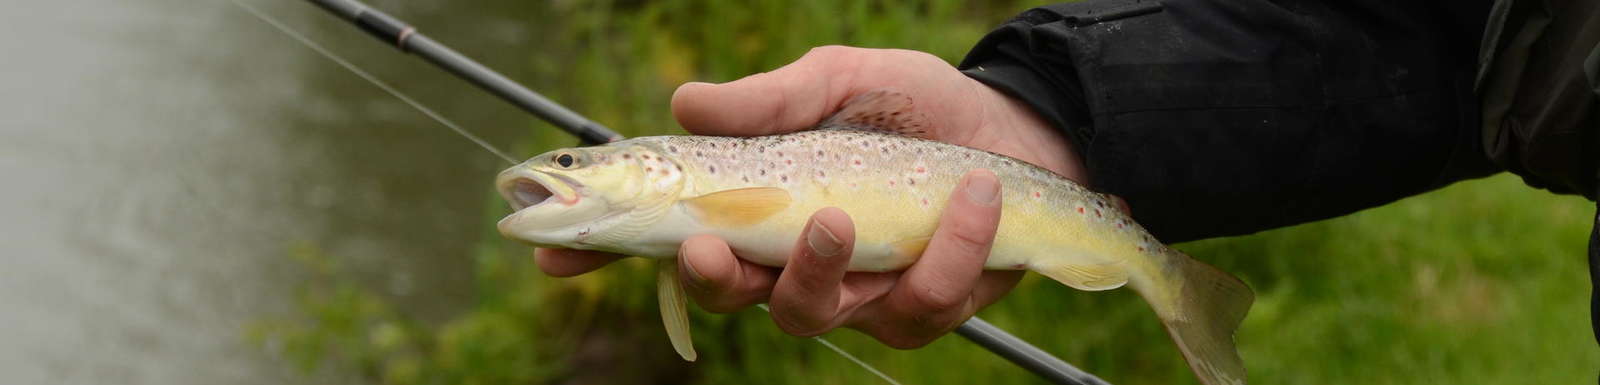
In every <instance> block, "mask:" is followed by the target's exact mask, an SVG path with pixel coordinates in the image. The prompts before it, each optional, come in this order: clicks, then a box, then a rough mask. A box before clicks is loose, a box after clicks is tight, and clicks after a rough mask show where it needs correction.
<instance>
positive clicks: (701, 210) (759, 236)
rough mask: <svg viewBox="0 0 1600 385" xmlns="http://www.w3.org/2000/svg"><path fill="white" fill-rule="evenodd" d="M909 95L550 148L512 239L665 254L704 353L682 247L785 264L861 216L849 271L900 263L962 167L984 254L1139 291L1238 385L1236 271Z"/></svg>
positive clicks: (673, 310) (673, 288)
mask: <svg viewBox="0 0 1600 385" xmlns="http://www.w3.org/2000/svg"><path fill="white" fill-rule="evenodd" d="M911 107H912V104H911V100H910V98H909V97H907V96H905V95H904V94H901V93H897V92H894V91H889V90H876V91H872V92H868V93H865V94H862V95H860V96H857V97H855V98H852V99H851V100H850V101H849V102H847V103H846V104H845V105H844V107H843V108H842V109H841V110H840V111H839V112H838V113H837V114H835V115H834V116H833V117H831V118H829V119H827V120H825V121H823V122H822V124H820V125H818V126H817V127H816V128H815V129H812V130H807V131H800V132H795V133H790V134H782V135H772V136H760V137H707V136H655V137H641V138H634V139H629V140H623V141H618V142H613V143H609V144H606V145H602V146H596V147H583V148H569V149H561V150H556V151H551V152H548V153H545V154H542V155H539V156H536V157H533V158H532V159H529V160H528V161H526V162H523V163H522V164H520V165H517V166H514V167H512V168H510V169H507V170H505V171H504V172H502V173H501V174H500V176H499V178H498V187H499V190H500V192H501V194H502V196H504V198H505V199H506V201H508V202H510V204H511V207H512V208H513V209H514V210H516V212H515V213H513V214H511V215H510V216H507V217H506V218H505V219H503V220H501V221H500V223H499V229H500V232H501V234H503V235H505V236H506V237H508V238H511V239H515V240H518V241H522V242H525V243H528V244H531V245H534V246H539V247H557V248H571V249H584V250H599V251H607V252H613V253H619V254H625V255H633V256H641V257H648V258H656V259H659V262H658V264H659V269H660V270H659V273H658V274H657V277H658V289H659V292H660V293H659V297H660V298H659V299H660V302H661V311H662V319H663V321H664V323H665V324H666V328H667V331H668V335H669V336H671V337H672V338H671V340H672V342H673V347H674V348H675V349H676V350H677V351H678V353H679V354H680V355H682V356H683V357H684V359H687V360H691V361H692V360H694V359H695V353H694V346H693V343H692V341H691V340H690V338H689V324H688V316H687V312H686V307H685V306H686V305H685V294H684V293H683V289H682V287H681V286H680V285H679V282H678V281H677V280H678V275H677V265H676V263H677V262H676V259H675V257H676V255H677V251H678V246H679V245H680V244H681V243H682V242H683V241H684V240H685V239H688V238H689V237H690V236H693V235H698V234H712V235H715V236H718V237H721V238H722V239H724V240H726V241H727V243H728V245H729V246H730V247H732V249H733V250H734V252H735V254H737V255H738V256H739V257H740V258H743V259H746V260H749V261H751V262H754V263H758V264H762V265H767V266H774V267H782V266H784V263H785V261H786V259H787V258H788V256H789V253H790V252H791V251H792V250H793V249H794V245H795V242H796V241H797V239H798V237H799V235H800V232H801V229H802V228H803V227H804V226H805V224H806V222H807V220H808V219H809V218H810V216H811V214H812V213H814V212H816V211H817V210H818V209H821V208H824V207H829V206H832V207H838V208H840V209H843V210H844V211H845V212H846V213H849V214H851V217H852V220H854V221H855V228H856V234H855V236H856V242H855V249H854V251H853V252H852V254H851V257H850V263H849V270H851V271H894V270H902V269H905V268H906V267H907V266H910V265H911V264H912V263H915V262H916V260H917V258H918V257H919V256H921V255H922V251H923V248H924V247H925V246H926V245H927V244H928V240H929V238H930V237H931V236H932V235H933V232H934V229H935V227H936V226H937V224H938V220H939V217H940V213H941V210H942V208H943V207H944V206H945V203H946V202H945V201H946V200H947V198H948V196H949V194H950V192H951V191H953V190H954V189H955V188H956V186H957V183H958V181H959V179H960V178H961V176H962V175H964V174H965V173H966V172H967V171H970V170H973V169H978V168H984V169H988V170H990V171H993V172H994V173H995V175H996V176H997V177H998V178H999V180H1000V184H1001V191H1002V193H1001V205H1002V206H1001V212H1002V214H1001V215H1002V216H1001V220H1000V227H999V232H998V233H997V235H996V237H995V242H994V247H993V249H992V250H991V252H990V255H989V258H988V260H987V261H986V263H985V264H984V268H985V269H990V270H1029V271H1033V272H1036V273H1039V274H1043V275H1044V276H1046V277H1049V278H1051V279H1053V280H1055V281H1057V282H1060V283H1062V284H1065V285H1067V286H1070V287H1073V288H1076V289H1079V290H1087V291H1098V290H1110V289H1115V288H1118V287H1122V286H1124V285H1127V286H1128V287H1131V288H1133V290H1134V291H1136V292H1138V293H1139V294H1140V295H1141V296H1143V297H1144V299H1145V301H1146V302H1148V303H1149V304H1150V307H1151V308H1153V309H1154V310H1155V313H1156V315H1157V316H1159V317H1160V318H1161V322H1162V324H1163V325H1164V326H1166V329H1167V331H1168V333H1169V334H1170V335H1171V336H1172V339H1173V340H1174V341H1175V342H1176V343H1177V345H1178V348H1179V350H1180V351H1182V353H1183V356H1184V358H1185V359H1187V361H1188V363H1189V366H1190V368H1191V369H1192V370H1193V371H1194V373H1195V375H1196V376H1198V377H1199V379H1200V380H1201V382H1203V383H1205V384H1242V383H1244V380H1245V369H1244V363H1243V362H1242V360H1241V359H1240V358H1239V355H1238V352H1237V351H1236V350H1235V347H1234V343H1233V331H1234V329H1235V328H1237V327H1238V326H1239V323H1240V322H1241V321H1242V320H1243V319H1244V316H1245V313H1246V312H1247V311H1248V310H1249V308H1250V304H1251V302H1252V301H1253V300H1254V295H1253V294H1252V293H1251V291H1250V289H1249V288H1248V287H1247V286H1245V284H1244V283H1243V282H1241V281H1239V280H1238V279H1237V278H1234V277H1233V276H1231V275H1228V274H1227V273H1223V272H1221V271H1219V270H1217V269H1215V268H1213V267H1211V266H1209V265H1206V264H1204V263H1202V262H1200V261H1197V260H1195V259H1193V258H1190V257H1189V256H1188V255H1185V254H1183V253H1182V252H1179V251H1178V250H1175V249H1173V248H1170V247H1167V246H1166V245H1163V244H1161V243H1160V242H1158V241H1157V240H1156V239H1155V238H1154V237H1152V236H1151V235H1150V234H1149V233H1147V232H1146V231H1145V230H1144V228H1142V227H1140V226H1139V224H1137V223H1134V221H1133V220H1132V219H1130V218H1129V217H1128V216H1127V215H1124V214H1123V213H1122V212H1121V211H1119V210H1118V209H1116V208H1115V206H1113V203H1112V201H1111V200H1110V197H1108V196H1106V195H1103V194H1099V193H1096V192H1093V191H1090V190H1088V189H1086V188H1084V187H1083V186H1080V185H1078V184H1076V183H1074V182H1072V181H1071V180H1068V179H1066V178H1063V177H1061V176H1060V175H1057V174H1055V173H1052V172H1050V171H1048V170H1045V169H1042V168H1039V167H1037V166H1034V165H1032V164H1029V163H1027V162H1023V161H1020V160H1016V159H1013V158H1010V157H1006V156H1003V155H998V154H994V153H989V152H985V151H982V150H977V149H972V148H967V147H962V146H957V145H952V144H947V143H941V142H935V141H930V140H923V139H918V138H915V137H912V136H909V135H904V134H903V133H907V132H917V131H918V130H920V129H921V128H924V127H927V126H926V120H925V119H926V118H924V117H923V116H922V115H920V114H918V113H916V112H915V111H914V110H913V109H912V108H911Z"/></svg>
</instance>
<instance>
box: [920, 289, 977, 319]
mask: <svg viewBox="0 0 1600 385" xmlns="http://www.w3.org/2000/svg"><path fill="white" fill-rule="evenodd" d="M967 297H968V296H967V295H965V293H954V292H950V291H948V290H938V289H935V288H932V287H924V288H923V289H922V290H917V291H914V292H912V293H911V298H910V299H911V303H912V305H913V306H916V307H917V308H920V309H923V310H924V312H930V311H931V312H945V311H949V310H952V309H955V308H957V307H959V306H961V304H962V303H963V302H966V301H967ZM918 313H922V312H918Z"/></svg>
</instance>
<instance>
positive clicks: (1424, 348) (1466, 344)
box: [250, 0, 1600, 384]
mask: <svg viewBox="0 0 1600 385" xmlns="http://www.w3.org/2000/svg"><path fill="white" fill-rule="evenodd" d="M1028 5H1029V4H1001V5H986V6H984V7H982V8H973V7H974V6H973V5H968V4H964V3H963V2H957V1H942V0H926V1H873V2H852V1H842V0H819V1H808V2H798V3H796V4H781V3H778V2H765V1H764V2H754V3H751V4H746V3H745V2H733V1H716V0H702V1H670V0H669V1H659V2H647V3H643V4H638V3H631V2H630V3H626V4H614V3H609V2H595V1H573V2H553V3H552V4H550V5H542V6H543V7H549V9H544V10H541V12H542V14H547V15H559V17H556V16H538V17H537V18H539V20H532V21H536V22H541V23H560V24H561V25H562V26H563V27H562V29H561V30H562V31H563V32H562V34H561V35H559V36H553V37H550V38H549V39H550V40H551V41H552V42H554V44H561V45H563V46H559V47H552V48H551V51H550V52H572V53H574V54H572V55H566V56H558V55H533V59H532V64H531V65H532V66H533V67H534V68H535V69H536V71H537V73H539V74H540V78H539V79H538V83H537V84H535V86H536V88H539V89H541V90H548V91H551V92H553V93H554V95H552V96H554V97H555V98H556V99H558V100H562V101H563V102H566V103H570V104H572V105H573V107H574V108H575V109H576V110H578V111H583V112H585V113H587V114H590V115H591V117H592V118H594V119H596V120H598V121H600V122H604V123H606V124H608V125H610V126H612V127H616V128H618V129H619V130H620V131H622V132H624V133H626V134H629V135H640V134H651V133H664V132H674V131H676V130H677V129H676V128H675V124H673V123H672V122H673V120H672V118H671V116H670V114H669V112H668V109H667V101H668V97H669V96H670V95H671V92H672V90H673V88H674V87H676V85H677V84H680V83H682V82H684V81H691V80H702V81H727V80H732V79H736V78H738V77H740V76H743V75H746V74H750V73H755V72H760V71H765V70H770V69H771V68H774V67H776V66H780V65H782V64H784V63H787V62H789V61H791V60H793V59H794V58H796V57H798V56H799V55H801V54H803V53H804V52H805V51H806V49H808V48H809V47H811V46H815V45H824V44H849V45H858V46H872V47H897V48H908V49H917V50H923V51H928V52H932V53H934V54H936V55H938V56H940V57H943V58H945V59H946V60H949V61H951V62H954V61H956V60H959V59H960V56H961V55H962V54H963V53H964V52H965V50H966V49H967V48H969V47H970V46H971V45H972V44H973V43H974V42H976V40H977V38H978V37H979V36H981V35H982V34H983V33H984V32H985V31H986V30H987V29H988V28H990V27H992V26H993V25H996V24H998V23H999V22H1001V21H1003V20H1004V19H1005V18H1006V17H1009V15H1011V14H1014V13H1016V12H1018V11H1020V10H1021V9H1024V8H1026V7H1027V6H1028ZM536 126H537V127H535V128H533V129H531V130H530V133H532V135H531V136H530V140H529V142H527V143H525V144H524V145H523V146H522V148H520V149H519V150H521V151H520V152H521V153H533V152H537V151H540V150H542V149H546V148H552V147H557V146H564V145H569V144H571V143H572V142H573V141H572V139H570V138H567V137H564V136H562V135H561V134H560V133H558V132H557V131H555V130H553V129H551V128H550V127H548V126H544V125H542V124H536ZM485 194H489V193H488V192H485ZM1592 207H1593V206H1592V205H1590V204H1589V203H1587V202H1585V201H1583V200H1581V199H1577V198H1572V197H1557V196H1553V195H1550V194H1548V193H1544V192H1540V191H1535V190H1532V189H1530V188H1527V187H1525V186H1522V185H1521V182H1520V181H1519V180H1517V179H1516V178H1514V177H1509V176H1504V175H1502V176H1497V177H1494V178H1489V179H1485V180H1480V181H1471V182H1466V183H1461V184H1458V185H1456V186H1453V187H1450V188H1446V189H1444V190H1441V191H1437V192H1433V193H1430V194H1426V195H1423V196H1420V197H1416V198H1412V199H1407V200H1404V201H1401V202H1398V203H1395V204H1391V205H1388V206H1385V207H1382V208H1378V209H1374V210H1368V211H1366V212H1362V213H1359V214H1355V215H1351V216H1348V217H1344V218H1338V219H1334V220H1329V221H1324V222H1319V223H1314V224H1308V225H1302V226H1296V227H1293V228H1288V229H1281V230H1275V231H1270V232H1266V233H1261V234H1257V235H1252V236H1246V237H1238V238H1229V239H1218V240H1210V241H1202V242H1194V243H1189V244H1183V245H1179V247H1180V248H1182V249H1184V250H1186V251H1188V252H1189V253H1190V254H1192V255H1194V256H1196V257H1197V258H1200V259H1203V260H1206V261H1209V262H1211V263H1213V264H1215V265H1217V266H1218V267H1220V268H1222V269H1223V270H1226V271H1230V272H1234V273H1236V274H1238V275H1240V276H1241V277H1242V278H1243V279H1244V280H1245V281H1246V282H1248V283H1250V284H1251V286H1253V287H1254V288H1255V289H1256V291H1257V293H1258V302H1257V303H1256V305H1255V308H1254V309H1253V310H1252V312H1251V314H1250V317H1249V318H1248V319H1247V320H1246V322H1245V325H1244V327H1243V329H1242V330H1241V331H1240V333H1239V336H1238V339H1239V346H1240V347H1241V349H1242V354H1243V355H1244V357H1245V360H1246V361H1247V362H1248V363H1249V365H1250V369H1251V378H1252V379H1253V380H1254V381H1255V382H1257V383H1271V384H1328V383H1364V384H1422V383H1472V384H1539V383H1584V382H1589V381H1593V379H1594V375H1595V373H1596V371H1597V370H1600V364H1597V363H1600V354H1597V353H1600V352H1597V350H1596V348H1595V343H1594V341H1593V339H1592V334H1591V333H1590V331H1589V327H1588V322H1587V318H1588V296H1589V286H1588V285H1589V284H1588V282H1586V281H1587V278H1586V276H1585V269H1586V262H1585V260H1584V257H1583V252H1584V247H1585V246H1584V245H1585V241H1586V237H1587V233H1586V232H1587V229H1588V226H1589V223H1590V219H1591V215H1592V214H1593V208H1592ZM504 214H505V208H504V206H503V204H501V203H500V202H498V199H495V200H494V202H492V203H491V204H488V205H486V208H485V211H484V219H483V224H484V225H483V234H484V235H483V240H482V241H481V242H480V247H479V248H478V249H477V250H473V251H471V253H472V255H473V256H474V259H473V261H475V264H476V269H477V276H478V279H477V288H476V290H477V293H478V297H477V302H476V303H475V304H474V305H473V306H472V307H471V308H470V310H468V311H466V312H464V313H462V314H459V315H457V316H455V317H454V318H452V319H450V320H448V321H445V322H442V323H439V324H426V323H423V322H419V321H415V320H414V319H413V318H412V317H410V316H407V315H406V314H405V311H404V309H398V308H396V306H395V305H392V304H389V303H386V302H385V300H384V299H383V297H382V296H380V295H376V294H373V293H375V292H376V291H375V290H369V289H367V288H364V287H362V286H361V285H359V284H355V283H352V282H355V281H354V280H352V279H350V278H348V277H347V275H346V274H342V273H341V272H340V271H341V270H340V269H339V266H338V265H339V264H338V261H339V259H338V258H336V257H330V256H326V255H322V254H320V253H318V252H317V251H316V250H315V249H314V248H311V247H304V248H301V249H299V250H297V251H296V252H295V253H294V254H295V255H296V256H297V258H298V259H299V260H300V261H302V262H304V264H305V265H306V266H307V267H308V268H309V269H311V270H313V271H315V272H317V274H316V275H315V276H316V279H313V280H311V281H308V282H307V283H306V284H305V285H304V287H303V290H302V291H301V293H299V294H300V298H301V299H302V301H301V306H300V307H299V312H298V313H296V314H291V315H286V316H285V317H283V319H279V320H273V321H264V322H262V323H260V325H258V326H257V327H255V328H253V329H252V330H251V332H250V335H251V337H252V339H253V340H255V341H258V342H259V343H261V344H263V345H264V346H270V347H273V350H275V351H281V352H283V353H285V354H286V355H287V356H288V357H291V358H293V359H294V360H295V362H297V363H299V364H300V366H301V367H303V368H305V369H306V370H308V371H313V370H332V371H341V372H354V373H355V374H357V375H359V376H362V377H365V378H369V379H372V380H374V381H376V382H382V383H393V384H457V383H465V384H525V383H554V382H560V383H614V384H635V383H706V384H723V383H759V384H871V383H877V380H876V379H874V378H872V377H871V376H870V374H868V373H867V372H866V371H864V370H861V369H860V368H857V367H855V366H854V364H851V363H850V362H848V361H846V360H845V359H844V358H842V357H839V356H838V355H836V354H834V353H833V352H831V351H828V350H826V349H825V348H823V347H822V346H820V345H818V344H817V343H815V342H811V341H807V340H805V339H799V338H794V337H790V336H787V335H784V334H782V333H781V332H779V331H778V330H777V328H776V327H774V326H772V324H771V322H770V321H769V320H768V318H767V316H766V314H765V313H764V312H762V311H761V310H759V309H754V308H752V309H749V310H746V311H744V312H741V313H737V314H731V315H714V314H705V313H698V312H697V313H696V314H694V322H695V330H694V331H695V333H696V335H695V337H696V341H697V342H698V343H697V346H698V347H699V349H700V352H701V358H700V361H699V362H698V363H694V364H688V363H683V362H681V361H679V360H678V358H677V355H676V354H674V353H673V352H672V349H671V347H670V346H669V345H668V343H667V341H666V338H665V336H664V333H663V332H662V331H661V326H660V323H659V318H658V316H657V315H656V313H655V311H656V310H655V309H656V307H655V304H654V292H653V290H654V289H653V282H652V279H653V278H652V277H653V275H652V274H651V271H650V265H649V264H647V263H641V262H643V261H624V262H620V263H617V264H614V265H613V266H611V267H608V268H606V269H603V270H600V271H598V272H596V273H593V274H588V275H585V276H582V277H576V278H567V279H555V278H549V277H545V276H543V275H542V274H540V273H539V272H538V271H537V269H536V268H535V267H533V266H532V261H531V259H530V258H529V257H528V251H527V249H526V248H524V247H522V246H518V245H515V244H511V243H510V242H507V241H504V240H501V239H499V237H498V235H497V234H496V233H495V231H494V230H493V227H492V224H493V222H494V220H496V219H498V218H499V217H500V216H502V215H504ZM980 315H982V316H984V317H985V318H986V319H988V320H990V321H991V322H993V323H995V324H997V325H999V326H1001V327H1004V328H1006V329H1008V330H1010V331H1012V332H1014V333H1016V334H1018V335H1019V336H1021V337H1023V338H1025V339H1028V340H1030V341H1033V342H1034V343H1036V344H1038V345H1039V346H1041V347H1044V348H1045V349H1046V350H1049V351H1051V352H1053V353H1056V354H1057V355H1059V356H1061V357H1062V358H1064V359H1066V360H1067V361H1069V362H1072V363H1074V364H1076V365H1078V366H1080V367H1082V368H1084V369H1086V370H1088V371H1090V372H1092V373H1095V374H1097V375H1099V376H1101V377H1103V378H1106V379H1107V380H1109V381H1112V382H1113V383H1117V384H1171V383H1192V382H1193V380H1192V376H1191V375H1190V374H1188V371H1187V369H1186V368H1185V366H1184V364H1183V362H1182V360H1181V358H1179V355H1178V353H1177V351H1176V350H1175V349H1174V348H1173V346H1172V344H1171V342H1170V341H1168V339H1167V337H1166V335H1165V333H1164V332H1163V331H1162V330H1161V327H1160V325H1159V323H1158V322H1157V320H1156V318H1155V317H1154V315H1153V314H1151V313H1150V311H1149V310H1148V309H1147V308H1146V307H1145V305H1144V304H1143V303H1142V302H1141V301H1140V300H1139V299H1138V298H1137V296H1135V295H1134V294H1132V293H1131V292H1129V291H1126V290H1118V291H1112V292H1102V293H1085V292H1077V291H1073V290H1071V289H1067V288H1064V287H1060V286H1059V285H1055V284H1052V283H1049V282H1048V281H1047V280H1044V279H1041V278H1039V277H1038V276H1035V275H1030V276H1029V277H1028V278H1027V279H1025V280H1024V281H1023V283H1022V284H1021V285H1019V286H1018V288H1017V290H1016V291H1014V292H1013V293H1012V294H1011V295H1010V296H1009V297H1007V298H1006V299H1005V300H1003V301H1001V302H1000V303H999V304H997V305H995V306H993V307H990V308H989V309H986V310H985V311H984V312H983V313H981V314H980ZM827 338H829V339H831V340H832V341H834V342H836V343H838V344H839V345H841V346H842V347H843V348H844V349H846V350H848V351H850V352H852V353H854V354H856V355H857V356H859V357H861V358H862V359H863V360H865V361H866V362H868V363H871V364H872V365H874V366H876V367H878V368H881V369H883V370H884V371H885V372H887V373H888V374H889V375H890V376H893V377H895V378H896V379H898V380H900V381H902V382H904V383H907V384H960V383H986V384H1024V383H1038V380H1037V379H1035V378H1034V377H1032V376H1031V375H1029V374H1027V373H1025V372H1023V371H1021V370H1020V369H1017V368H1015V367H1013V366H1011V365H1010V364H1008V363H1006V362H1004V361H1002V360H1000V359H998V358H996V357H994V356H992V355H991V354H989V353H988V352H986V351H984V350H981V349H979V348H977V347H976V346H974V345H971V344H969V343H967V342H966V341H964V340H962V339H960V338H959V337H954V336H951V337H947V338H945V339H942V340H940V341H938V342H936V343H934V344H932V345H930V346H928V347H926V348H923V349H920V350H913V351H899V350H893V349H889V348H885V347H883V346H881V345H878V344H876V343H875V342H873V341H872V340H871V339H870V338H868V337H866V336H864V335H861V334H859V333H856V332H853V331H837V332H834V333H832V334H830V335H828V336H827Z"/></svg>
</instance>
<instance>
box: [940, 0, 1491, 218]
mask: <svg viewBox="0 0 1600 385" xmlns="http://www.w3.org/2000/svg"><path fill="white" fill-rule="evenodd" d="M1450 4H1452V6H1436V5H1435V4H1430V3H1427V2H1394V1H1391V0H1367V1H1348V2H1322V1H1292V0H1285V1H1271V2H1269V1H1265V0H1192V1H1179V0H1172V1H1165V2H1160V3H1157V2H1153V1H1148V0H1143V1H1136V0H1089V1H1083V2H1076V3H1069V4H1060V5H1053V6H1047V7H1042V8H1037V9H1033V10H1029V11H1027V12H1025V13H1023V14H1021V15H1020V16H1018V17H1016V18H1015V19H1013V20H1011V21H1010V22H1007V23H1006V24H1005V25H1002V26H1000V27H999V28H998V29H996V30H994V31H993V32H992V33H990V34H989V35H988V36H986V37H985V38H984V39H983V40H982V41H980V42H979V43H978V44H977V46H976V47H975V48H974V49H973V50H972V51H971V52H970V53H969V54H968V56H967V57H966V59H965V60H964V61H963V62H962V63H961V65H960V68H961V69H962V70H963V71H964V72H965V73H966V74H967V75H968V76H970V77H972V78H974V79H977V80H979V81H981V82H983V83H985V84H988V85H989V86H991V87H994V88H996V89H998V90H1000V91H1002V92H1005V93H1007V94H1009V95H1012V96H1013V97H1016V98H1018V99H1020V100H1022V101H1023V102H1025V103H1026V104H1028V105H1030V106H1032V107H1033V108H1034V110H1035V111H1036V112H1038V113H1039V114H1040V115H1042V116H1043V117H1044V118H1045V119H1046V120H1048V121H1049V122H1051V123H1053V124H1055V125H1056V126H1057V127H1059V128H1060V129H1062V130H1065V131H1066V133H1067V136H1068V138H1070V139H1071V140H1072V141H1073V143H1074V144H1075V145H1076V146H1077V147H1078V149H1079V152H1080V153H1081V154H1082V155H1083V157H1084V159H1083V161H1084V163H1085V166H1086V168H1087V169H1088V171H1089V174H1090V175H1089V179H1090V180H1089V184H1090V185H1091V187H1093V188H1095V189H1096V190H1099V191H1102V192H1106V193H1110V194H1116V195H1118V196H1121V197H1123V198H1124V199H1127V200H1128V202H1129V205H1130V206H1131V207H1132V209H1133V215H1134V217H1135V219H1137V220H1138V221H1139V222H1140V223H1141V224H1143V225H1144V226H1145V227H1146V228H1147V229H1149V230H1150V231H1151V232H1152V233H1153V234H1155V235H1156V236H1157V237H1160V238H1161V239H1162V240H1163V241H1167V242H1178V241H1186V240H1193V239H1200V238H1208V237H1217V236H1228V235H1239V234H1248V233H1252V232H1256V231H1261V230H1265V229H1271V228H1276V227H1282V226H1288V225H1293V224H1298V223H1303V222H1308V221H1314V220H1318V219H1324V218H1330V217H1335V216H1339V215H1344V214H1348V213H1351V212H1354V211H1357V210H1361V209H1364V208H1368V207H1373V206H1377V205H1382V204H1384V203H1388V202H1391V201H1394V200H1396V199H1400V198H1402V197H1406V196H1409V195H1413V194H1417V193H1421V192H1424V191H1428V190H1431V189H1435V188H1439V187H1442V186H1444V185H1447V184H1449V183H1452V182H1454V181H1457V180H1461V179H1465V178H1471V177H1480V176H1484V175H1488V174H1490V173H1492V172H1494V171H1495V168H1494V166H1492V164H1490V163H1489V162H1488V161H1487V160H1486V158H1485V156H1484V155H1483V150H1482V146H1481V142H1480V141H1479V140H1477V138H1478V135H1477V132H1478V130H1477V128H1478V124H1479V121H1478V120H1477V118H1476V117H1477V116H1478V110H1477V104H1476V103H1475V101H1474V99H1473V95H1472V80H1473V73H1474V70H1475V67H1474V65H1475V57H1476V46H1477V43H1478V42H1477V39H1478V37H1479V36H1480V33H1481V30H1482V28H1483V15H1485V14H1486V10H1487V7H1488V5H1489V3H1488V2H1487V1H1484V2H1482V4H1478V3H1472V4H1464V3H1455V2H1452V3H1450Z"/></svg>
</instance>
